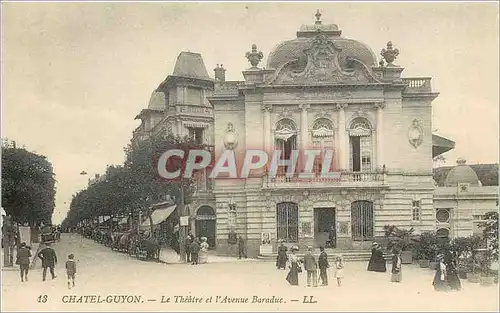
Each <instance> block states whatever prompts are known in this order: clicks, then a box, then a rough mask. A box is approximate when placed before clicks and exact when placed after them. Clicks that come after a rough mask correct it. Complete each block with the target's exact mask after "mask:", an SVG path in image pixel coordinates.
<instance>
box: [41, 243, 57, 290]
mask: <svg viewBox="0 0 500 313" xmlns="http://www.w3.org/2000/svg"><path fill="white" fill-rule="evenodd" d="M38 257H39V258H40V259H41V260H42V267H43V274H42V275H43V281H45V278H46V277H47V268H48V269H50V275H52V279H55V278H56V277H57V276H56V274H55V273H54V267H55V266H56V264H57V255H56V252H55V251H54V249H52V248H51V246H50V243H47V244H46V245H45V248H44V249H43V250H42V251H40V252H39V253H38Z"/></svg>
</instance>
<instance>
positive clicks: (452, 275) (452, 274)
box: [444, 253, 462, 291]
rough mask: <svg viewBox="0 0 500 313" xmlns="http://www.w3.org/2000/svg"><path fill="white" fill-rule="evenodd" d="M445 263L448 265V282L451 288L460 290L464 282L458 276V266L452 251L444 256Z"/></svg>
mask: <svg viewBox="0 0 500 313" xmlns="http://www.w3.org/2000/svg"><path fill="white" fill-rule="evenodd" d="M444 265H445V266H446V283H447V285H448V287H449V288H450V289H451V290H454V291H460V290H461V289H462V283H461V282H460V278H459V277H458V273H457V267H456V265H455V261H454V260H453V256H452V255H451V253H447V254H446V256H445V257H444Z"/></svg>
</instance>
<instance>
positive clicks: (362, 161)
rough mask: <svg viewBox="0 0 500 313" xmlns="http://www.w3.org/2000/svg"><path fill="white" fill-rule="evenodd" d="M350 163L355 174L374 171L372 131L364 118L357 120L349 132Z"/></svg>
mask: <svg viewBox="0 0 500 313" xmlns="http://www.w3.org/2000/svg"><path fill="white" fill-rule="evenodd" d="M349 139H350V149H351V153H350V154H349V161H350V167H351V170H352V171H354V172H360V171H361V172H369V171H371V169H372V131H371V126H370V123H369V122H368V121H367V120H366V119H364V118H356V119H355V120H354V121H353V122H352V124H351V127H350V130H349Z"/></svg>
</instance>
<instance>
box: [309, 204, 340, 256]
mask: <svg viewBox="0 0 500 313" xmlns="http://www.w3.org/2000/svg"><path fill="white" fill-rule="evenodd" d="M314 244H315V246H316V247H319V246H324V247H325V248H335V247H336V246H337V229H336V222H335V208H315V209H314Z"/></svg>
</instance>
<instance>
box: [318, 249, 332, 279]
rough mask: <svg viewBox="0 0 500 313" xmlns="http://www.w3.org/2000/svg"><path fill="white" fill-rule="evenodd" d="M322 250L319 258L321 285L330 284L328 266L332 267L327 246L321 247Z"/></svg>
mask: <svg viewBox="0 0 500 313" xmlns="http://www.w3.org/2000/svg"><path fill="white" fill-rule="evenodd" d="M319 250H320V251H321V253H320V255H319V258H318V266H319V277H320V278H321V285H323V286H328V273H327V271H328V268H329V267H330V263H328V254H327V253H326V251H325V247H319Z"/></svg>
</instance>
